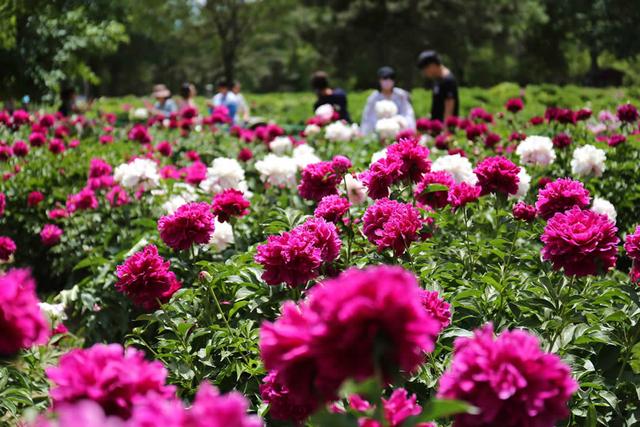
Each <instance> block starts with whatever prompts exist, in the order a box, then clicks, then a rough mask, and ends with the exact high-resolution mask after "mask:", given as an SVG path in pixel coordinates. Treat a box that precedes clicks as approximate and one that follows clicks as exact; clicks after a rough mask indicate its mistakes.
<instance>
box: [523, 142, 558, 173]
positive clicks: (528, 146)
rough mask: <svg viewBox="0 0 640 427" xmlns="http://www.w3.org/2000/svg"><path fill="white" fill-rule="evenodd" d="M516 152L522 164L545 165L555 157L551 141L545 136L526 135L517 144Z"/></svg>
mask: <svg viewBox="0 0 640 427" xmlns="http://www.w3.org/2000/svg"><path fill="white" fill-rule="evenodd" d="M516 154H517V155H518V156H520V162H521V163H522V164H523V165H540V166H547V165H549V164H551V163H553V161H554V160H555V159H556V153H555V151H554V150H553V142H552V141H551V138H549V137H546V136H538V135H532V136H528V137H527V138H525V140H524V141H522V142H521V143H520V144H518V148H516Z"/></svg>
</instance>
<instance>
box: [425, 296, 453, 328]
mask: <svg viewBox="0 0 640 427" xmlns="http://www.w3.org/2000/svg"><path fill="white" fill-rule="evenodd" d="M422 305H423V306H424V308H425V309H426V310H427V313H429V314H430V315H431V317H433V318H434V319H435V320H437V321H438V323H439V324H440V328H439V329H438V332H442V330H443V329H444V328H446V327H447V326H449V325H450V324H451V305H450V304H449V303H448V302H446V301H445V300H444V299H442V298H440V295H439V294H438V292H437V291H423V292H422Z"/></svg>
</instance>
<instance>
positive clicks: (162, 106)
mask: <svg viewBox="0 0 640 427" xmlns="http://www.w3.org/2000/svg"><path fill="white" fill-rule="evenodd" d="M151 96H153V97H154V98H155V99H156V102H155V104H153V108H152V112H153V114H162V115H163V116H169V115H171V113H175V112H176V111H178V106H177V105H176V103H175V102H174V100H173V99H171V91H170V90H169V89H168V88H167V87H166V86H165V85H163V84H157V85H155V86H153V92H152V93H151Z"/></svg>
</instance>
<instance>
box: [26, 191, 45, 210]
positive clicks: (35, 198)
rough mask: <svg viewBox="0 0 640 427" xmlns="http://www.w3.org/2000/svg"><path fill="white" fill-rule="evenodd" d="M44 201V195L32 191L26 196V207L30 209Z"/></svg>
mask: <svg viewBox="0 0 640 427" xmlns="http://www.w3.org/2000/svg"><path fill="white" fill-rule="evenodd" d="M43 200H44V194H42V193H41V192H39V191H32V192H31V193H29V195H28V196H27V206H29V207H30V208H33V207H36V206H38V205H39V204H40V203H41V202H42V201H43Z"/></svg>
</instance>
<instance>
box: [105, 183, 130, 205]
mask: <svg viewBox="0 0 640 427" xmlns="http://www.w3.org/2000/svg"><path fill="white" fill-rule="evenodd" d="M105 197H106V198H107V201H108V202H109V205H110V206H111V207H112V208H115V207H118V206H124V205H127V204H129V194H127V191H126V190H125V189H124V188H122V187H120V186H119V185H114V186H113V187H111V189H110V190H109V192H108V193H107V194H106V196H105Z"/></svg>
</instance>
